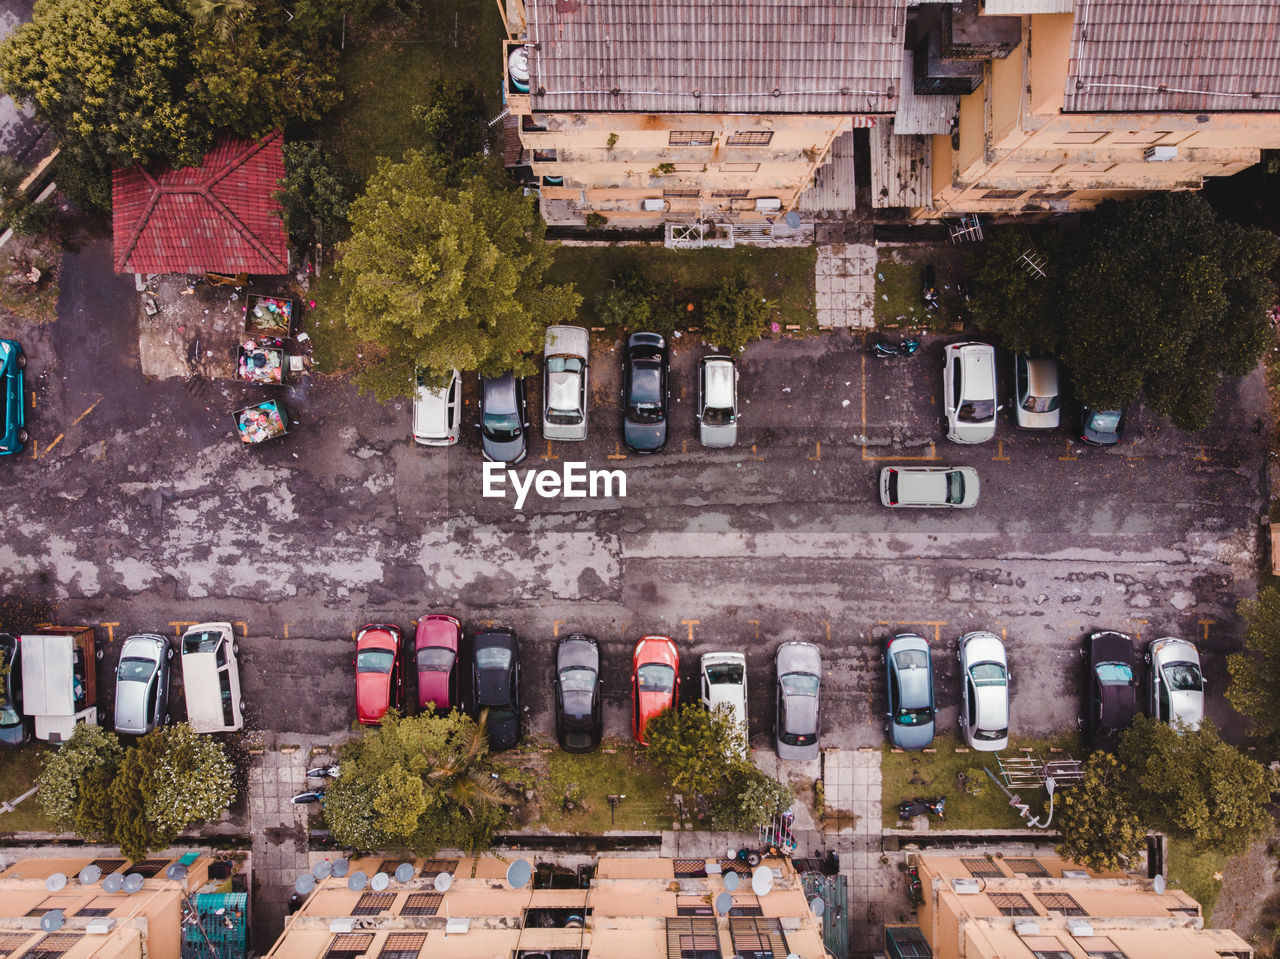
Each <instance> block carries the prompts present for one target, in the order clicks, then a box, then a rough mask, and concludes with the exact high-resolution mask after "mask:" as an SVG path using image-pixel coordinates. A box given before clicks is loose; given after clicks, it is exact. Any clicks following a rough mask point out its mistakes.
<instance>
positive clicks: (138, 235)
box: [116, 167, 160, 273]
mask: <svg viewBox="0 0 1280 959" xmlns="http://www.w3.org/2000/svg"><path fill="white" fill-rule="evenodd" d="M137 170H138V172H139V173H141V174H142V176H143V178H144V179H145V180H146V181H147V183H148V185H149V186H150V187H151V189H150V190H149V191H148V194H147V206H146V209H144V210H143V211H142V213H141V215H140V216H139V217H138V220H137V222H136V223H135V224H134V226H133V232H132V233H131V234H129V240H128V242H127V243H125V244H124V247H123V250H122V253H121V256H120V258H119V259H118V260H116V272H117V273H123V272H124V269H125V265H126V264H128V262H129V258H130V257H131V256H133V251H134V248H135V247H137V245H138V241H139V240H140V239H142V231H143V230H144V229H146V226H147V221H148V220H150V219H151V214H152V212H154V210H155V208H156V204H157V203H159V202H160V190H159V186H160V183H159V181H157V180H156V178H155V177H153V176H152V175H151V173H150V172H149V171H148V170H147V168H146V167H138V168H137Z"/></svg>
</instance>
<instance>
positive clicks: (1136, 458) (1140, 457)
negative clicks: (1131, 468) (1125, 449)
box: [1125, 440, 1146, 460]
mask: <svg viewBox="0 0 1280 959" xmlns="http://www.w3.org/2000/svg"><path fill="white" fill-rule="evenodd" d="M1133 445H1134V446H1137V445H1138V441H1137V440H1134V441H1133ZM1125 459H1127V460H1141V459H1146V457H1145V456H1126V457H1125Z"/></svg>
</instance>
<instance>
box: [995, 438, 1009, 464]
mask: <svg viewBox="0 0 1280 959" xmlns="http://www.w3.org/2000/svg"><path fill="white" fill-rule="evenodd" d="M991 459H992V460H994V461H995V462H997V463H1007V462H1009V457H1007V456H1005V455H1004V440H996V455H995V456H993V457H991Z"/></svg>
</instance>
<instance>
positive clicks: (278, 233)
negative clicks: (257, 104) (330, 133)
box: [111, 133, 289, 275]
mask: <svg viewBox="0 0 1280 959" xmlns="http://www.w3.org/2000/svg"><path fill="white" fill-rule="evenodd" d="M283 178H284V151H283V149H282V140H281V136H280V134H279V133H272V134H271V135H270V136H268V137H266V138H265V139H263V140H259V141H257V142H255V141H253V140H246V139H244V138H242V137H232V136H225V137H220V138H219V139H218V141H217V143H216V144H214V147H213V149H211V150H210V151H209V152H208V153H207V154H205V158H204V162H202V163H201V164H200V165H199V166H196V167H184V168H182V169H180V170H172V169H168V168H164V169H159V170H155V171H148V170H144V169H143V168H142V167H131V168H129V169H118V170H115V171H114V172H113V173H112V178H111V181H112V183H111V185H112V202H113V204H114V215H113V219H112V226H113V232H114V234H115V243H114V254H115V255H114V258H113V259H114V263H115V269H116V272H117V273H205V272H211V273H260V274H268V275H273V274H280V273H288V272H289V243H288V239H287V237H286V235H285V230H284V223H283V222H281V220H280V218H279V216H278V212H277V211H279V209H280V204H279V203H277V202H276V201H275V200H274V199H272V196H271V195H272V194H273V193H274V192H276V190H278V189H279V188H280V186H279V181H280V180H282V179H283Z"/></svg>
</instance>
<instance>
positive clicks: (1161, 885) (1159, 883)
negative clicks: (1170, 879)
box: [1151, 876, 1166, 896]
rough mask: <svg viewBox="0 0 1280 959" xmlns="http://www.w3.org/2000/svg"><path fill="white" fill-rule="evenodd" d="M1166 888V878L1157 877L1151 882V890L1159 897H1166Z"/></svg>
mask: <svg viewBox="0 0 1280 959" xmlns="http://www.w3.org/2000/svg"><path fill="white" fill-rule="evenodd" d="M1165 886H1166V883H1165V879H1164V876H1156V877H1155V878H1154V879H1152V880H1151V888H1152V889H1153V890H1155V894H1156V895H1157V896H1162V895H1164V890H1165Z"/></svg>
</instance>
